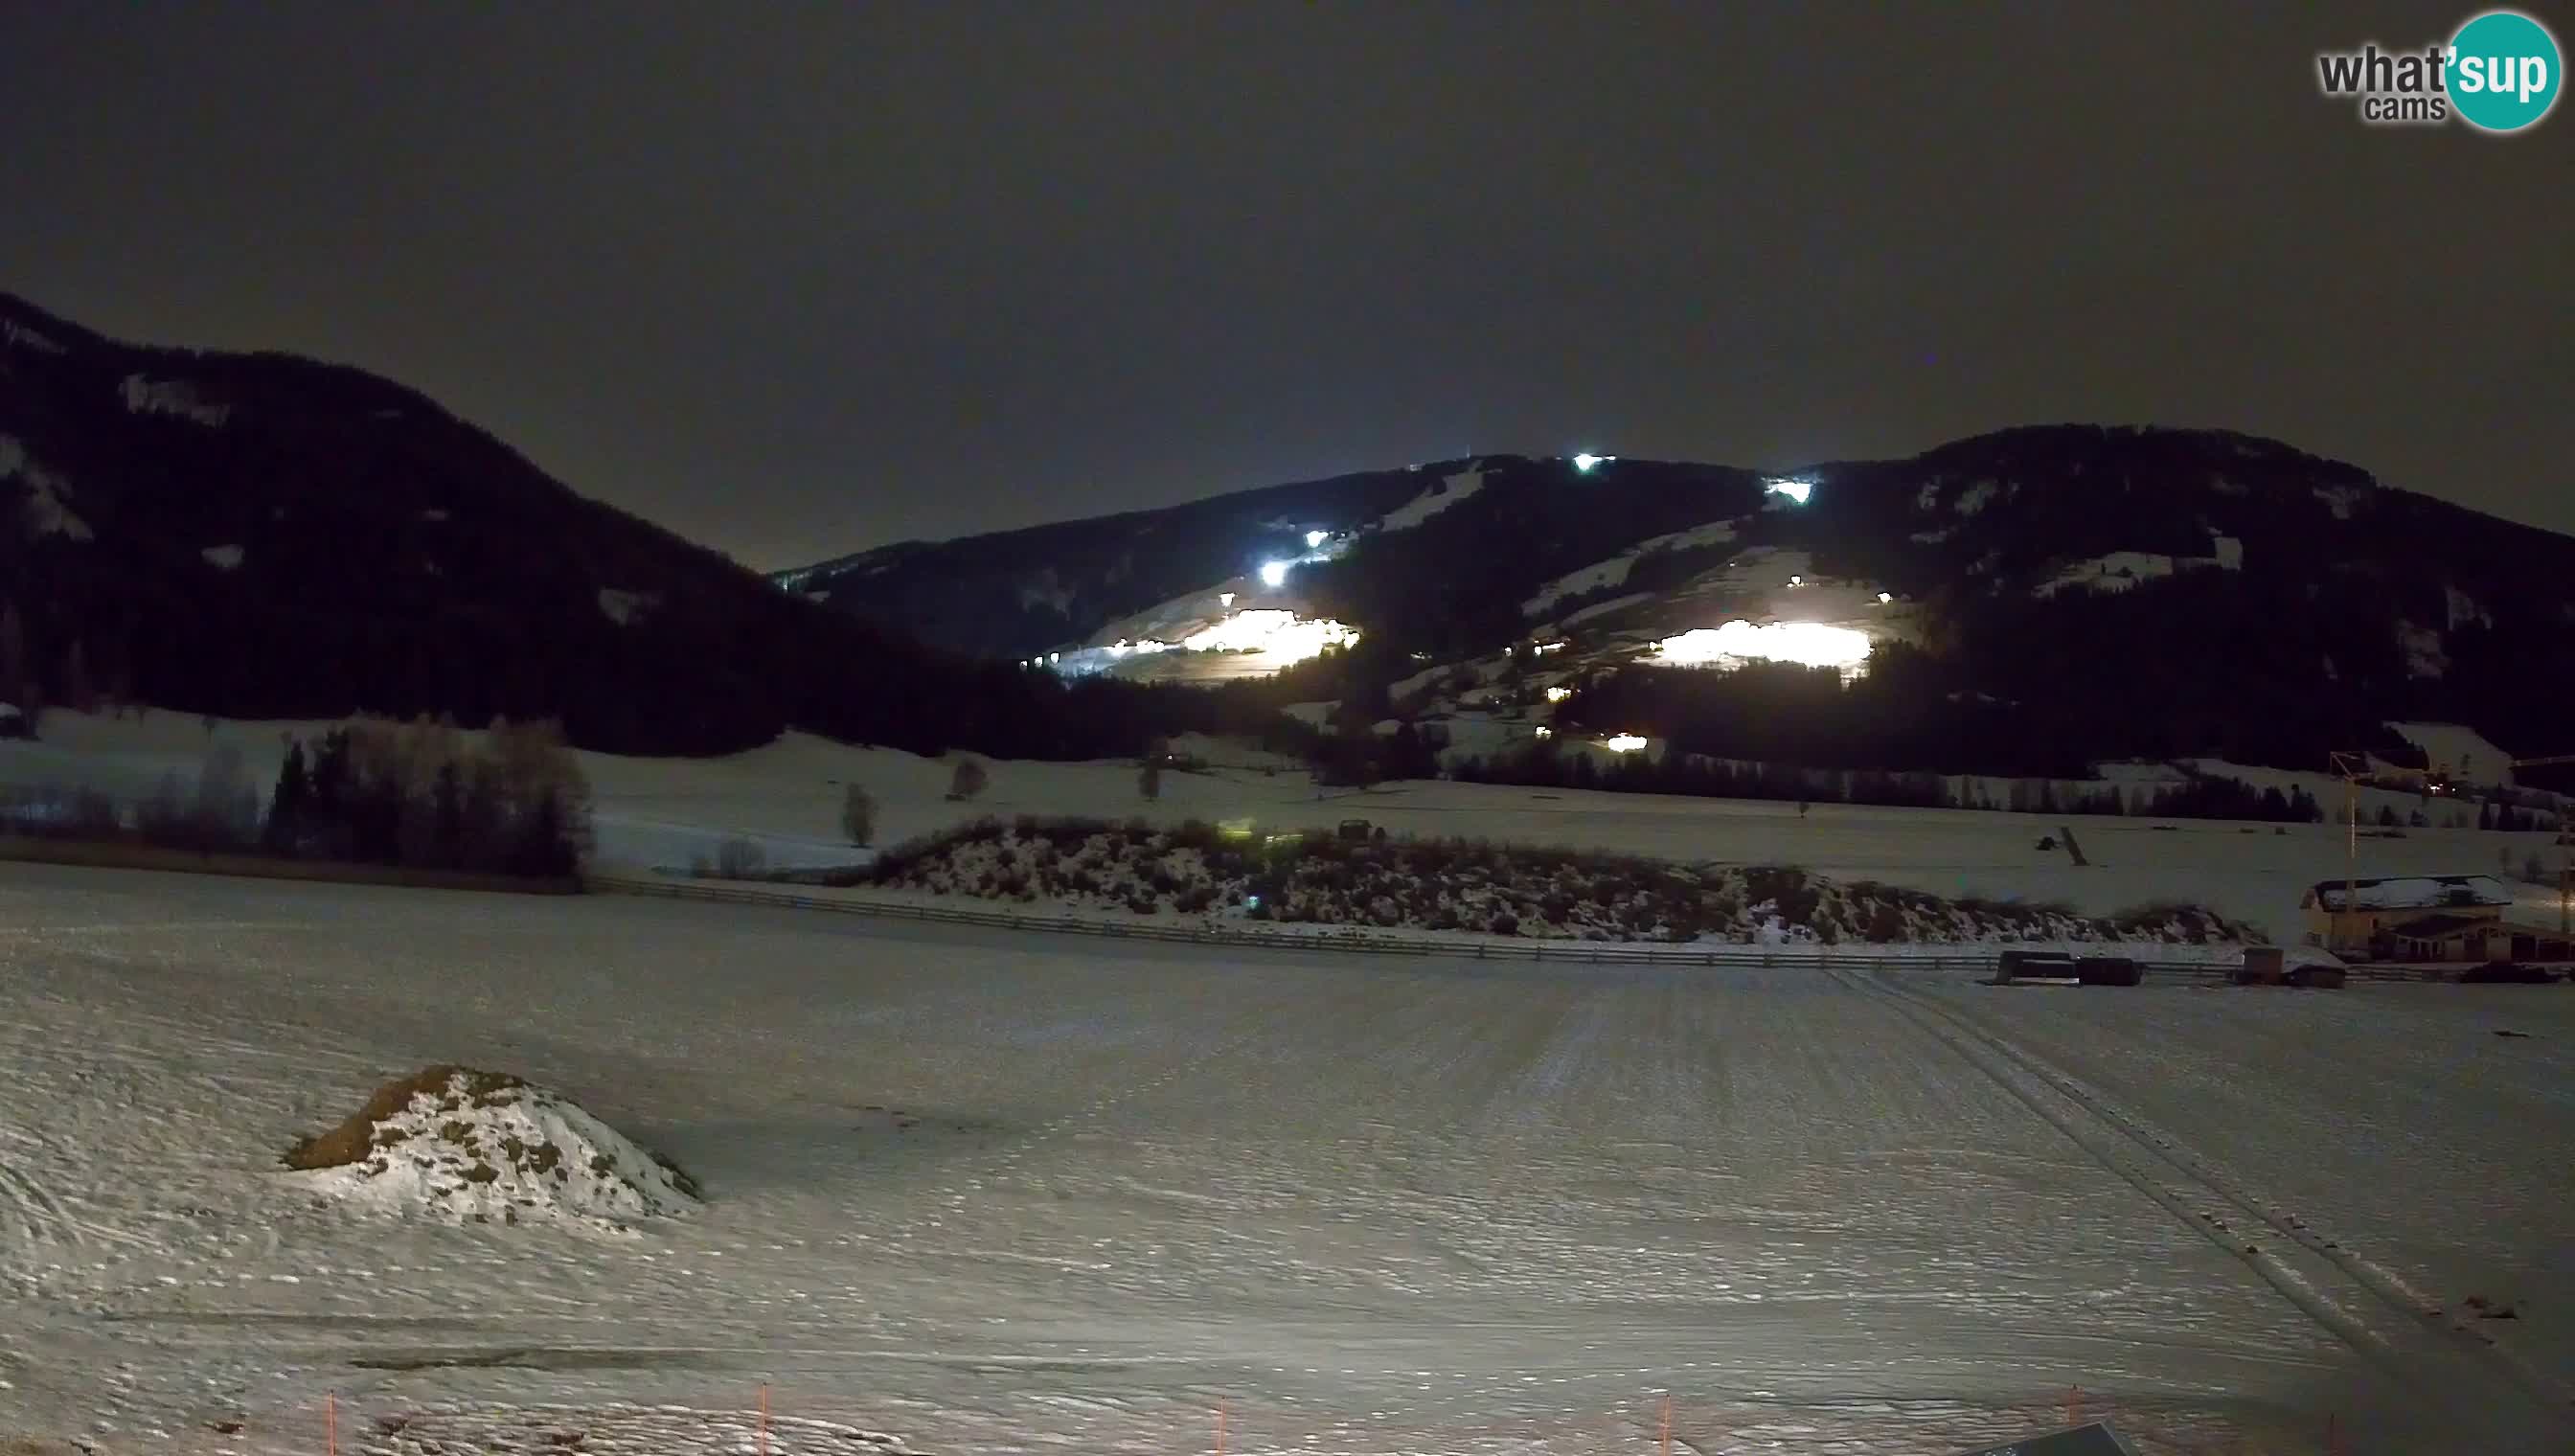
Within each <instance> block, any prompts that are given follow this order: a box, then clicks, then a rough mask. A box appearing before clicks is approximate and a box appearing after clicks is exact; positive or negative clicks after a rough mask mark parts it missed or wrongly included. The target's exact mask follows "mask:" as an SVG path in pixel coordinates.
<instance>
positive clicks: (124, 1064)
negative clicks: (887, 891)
mask: <svg viewBox="0 0 2575 1456" xmlns="http://www.w3.org/2000/svg"><path fill="white" fill-rule="evenodd" d="M2507 1030H2509V1031H2518V1032H2521V1033H2524V1034H2522V1035H2519V1036H2510V1037H2507V1036H2500V1035H2497V1034H2496V1033H2497V1032H2499V1031H2507ZM448 1061H453V1062H460V1063H467V1064H471V1065H475V1066H482V1067H490V1068H496V1069H502V1070H507V1071H512V1072H516V1073H520V1074H523V1075H526V1076H528V1077H530V1078H532V1079H534V1080H538V1081H541V1082H543V1083H545V1084H547V1085H548V1086H550V1087H553V1088H556V1089H559V1090H560V1091H561V1092H563V1093H564V1094H565V1095H566V1096H568V1097H570V1098H572V1099H574V1100H575V1101H577V1102H578V1103H579V1105H580V1106H581V1107H583V1108H585V1109H587V1110H588V1111H589V1112H590V1113H593V1114H595V1115H596V1116H597V1117H598V1118H600V1119H601V1120H602V1121H603V1122H605V1123H606V1124H607V1125H608V1126H610V1127H614V1128H617V1129H619V1130H620V1131H622V1132H624V1133H627V1134H629V1135H632V1136H634V1137H635V1138H637V1139H638V1140H640V1141H642V1142H643V1143H644V1144H645V1145H647V1146H650V1147H652V1148H654V1149H656V1150H657V1151H661V1152H666V1153H668V1154H669V1155H670V1156H671V1157H672V1158H673V1159H675V1160H676V1161H677V1162H678V1163H679V1164H680V1165H681V1166H682V1167H685V1168H686V1169H688V1170H689V1172H690V1173H692V1174H693V1175H695V1177H696V1179H697V1180H698V1182H699V1184H700V1185H701V1188H702V1190H703V1193H704V1195H705V1202H704V1204H703V1206H702V1207H698V1208H695V1209H693V1210H690V1211H688V1212H686V1213H684V1214H683V1215H682V1216H678V1217H672V1218H652V1219H646V1220H644V1221H643V1222H641V1223H640V1224H638V1225H637V1228H638V1230H639V1232H638V1235H637V1236H635V1237H632V1238H619V1239H601V1238H597V1237H589V1236H584V1235H582V1234H581V1233H579V1232H578V1231H575V1230H570V1229H565V1228H560V1227H556V1226H552V1225H548V1224H535V1225H527V1224H523V1225H519V1226H504V1225H495V1224H489V1223H486V1224H471V1223H468V1224H463V1225H459V1224H456V1223H453V1222H444V1221H431V1220H424V1219H402V1218H389V1217H387V1216H386V1212H385V1210H384V1209H382V1208H378V1207H371V1206H361V1205H354V1204H352V1203H350V1202H349V1201H347V1200H343V1199H337V1198H332V1197H328V1196H320V1195H317V1193H316V1192H315V1190H313V1189H312V1188H311V1187H310V1186H309V1185H308V1184H307V1182H306V1181H305V1180H306V1179H308V1178H309V1177H310V1175H307V1174H297V1173H292V1172H288V1171H285V1170H284V1169H282V1168H280V1167H279V1166H278V1158H279V1155H280V1154H281V1153H282V1152H283V1151H284V1150H285V1149H286V1148H287V1147H289V1146H290V1145H291V1144H293V1142H294V1141H295V1140H296V1139H297V1138H298V1137H299V1136H302V1135H304V1134H306V1133H309V1132H312V1131H313V1130H315V1129H317V1128H324V1127H328V1126H330V1125H331V1124H333V1123H334V1122H336V1121H338V1120H339V1119H341V1118H342V1117H344V1116H345V1115H346V1114H347V1113H348V1112H349V1111H350V1110H351V1109H352V1108H353V1107H354V1106H356V1105H357V1104H358V1103H359V1102H360V1101H362V1100H363V1099H364V1098H365V1097H366V1095H367V1093H368V1091H369V1089H371V1088H373V1087H375V1086H376V1085H377V1084H379V1083H380V1082H382V1081H384V1080H385V1079H386V1078H388V1077H391V1076H396V1075H401V1074H404V1073H407V1072H409V1071H411V1070H413V1069H415V1068H417V1067H419V1066H421V1065H423V1064H425V1063H430V1062H448ZM2570 1089H2575V995H2570V994H2568V993H2567V992H2566V991H2565V990H2564V988H2562V987H2499V988H2487V989H2480V990H2469V989H2466V988H2460V987H2448V986H2419V987H2411V986H2372V987H2367V988H2360V989H2354V990H2351V991H2347V992H2343V993H2339V994H2321V993H2298V992H2284V991H2282V992H2266V991H2258V990H2194V989H2184V988H2181V987H2178V986H2171V987H2166V986H2155V985H2149V986H2147V987H2144V988H2140V989H2136V990H2124V991H2059V990H2044V989H2017V988H1994V987H1982V986H1976V985H1973V984H1970V983H1967V982H1964V981H1957V980H1948V979H1943V978H1941V977H1939V976H1937V975H1935V974H1931V973H1927V972H1902V973H1888V974H1883V975H1878V974H1869V973H1854V972H1849V971H1818V970H1811V969H1808V970H1794V971H1790V970H1768V971H1765V970H1748V969H1747V970H1736V971H1723V972H1713V973H1712V972H1709V971H1707V970H1705V969H1703V968H1700V969H1663V968H1659V967H1622V968H1607V967H1582V966H1572V967H1559V966H1510V967H1500V966H1478V965H1475V964H1472V963H1470V962H1464V961H1450V962H1442V961H1437V960H1429V961H1423V960H1411V959H1406V960H1398V961H1389V960H1380V959H1377V958H1373V957H1332V956H1322V955H1299V954H1295V953H1290V952H1278V951H1267V952H1265V951H1252V950H1236V949H1229V948H1222V947H1216V948H1212V947H1205V946H1163V945H1146V944H1136V943H1121V944H1115V945H1108V944H1104V943H1102V942H1098V941H1092V940H1078V939H1074V938H1071V937H1055V936H1045V935H1019V934H1012V933H1008V932H997V931H982V930H970V929H963V928H958V927H947V926H917V925H898V924H892V923H888V922H883V921H873V920H870V921H853V920H850V919H848V918H846V917H842V916H833V915H814V914H800V913H795V912H790V911H780V910H772V909H764V908H754V907H741V906H724V905H702V904H687V903H676V902H667V901H658V900H643V899H634V898H628V897H607V896H602V897H590V898H582V899H570V900H567V899H560V898H552V897H537V896H510V895H479V894H470V893H462V892H412V891H402V890H396V889H390V888H377V887H365V886H324V885H311V884H295V883H288V882H282V881H257V880H237V879H226V878H219V877H213V876H189V875H158V874H151V873H143V872H132V871H126V872H119V871H96V870H77V869H69V868H62V867H56V866H47V865H22V864H12V865H0V1285H5V1296H0V1382H6V1383H5V1385H0V1412H5V1413H6V1418H5V1420H0V1437H6V1436H11V1435H25V1436H28V1437H34V1438H44V1439H56V1440H60V1439H68V1438H78V1439H80V1440H82V1441H85V1442H87V1443H88V1444H89V1447H90V1449H93V1450H96V1451H120V1452H121V1451H127V1450H138V1449H139V1450H158V1449H167V1450H173V1451H188V1452H208V1453H228V1452H229V1453H240V1456H266V1453H271V1452H281V1453H282V1452H286V1451H290V1450H291V1451H298V1452H301V1451H307V1450H313V1449H318V1448H319V1447H320V1445H321V1443H322V1439H323V1431H324V1426H323V1422H324V1420H325V1419H326V1415H325V1409H326V1407H325V1401H326V1398H328V1399H329V1400H330V1401H331V1402H332V1404H331V1405H330V1407H329V1410H330V1414H329V1416H328V1419H331V1420H332V1421H334V1422H335V1423H336V1431H337V1438H338V1442H339V1444H340V1447H341V1448H342V1449H344V1450H352V1451H372V1452H396V1451H402V1452H410V1451H423V1452H426V1451H429V1450H431V1449H433V1444H432V1443H435V1448H437V1449H445V1450H449V1451H454V1450H478V1449H491V1450H511V1451H519V1450H527V1451H545V1450H556V1451H560V1450H567V1449H570V1450H578V1451H583V1452H591V1453H602V1456H692V1453H710V1456H713V1453H719V1452H721V1453H727V1456H730V1453H733V1452H737V1451H748V1450H754V1449H757V1447H756V1446H755V1444H754V1443H755V1441H756V1439H757V1437H756V1431H755V1424H754V1421H755V1418H754V1416H753V1411H754V1409H755V1406H756V1402H757V1401H758V1399H759V1392H760V1388H761V1387H762V1386H763V1385H764V1384H765V1385H767V1386H768V1387H769V1388H770V1400H771V1403H772V1411H773V1417H774V1418H773V1424H772V1428H771V1431H770V1437H769V1439H770V1442H771V1447H772V1449H774V1450H777V1451H779V1452H781V1453H782V1456H785V1453H791V1452H804V1451H822V1450H832V1451H851V1450H866V1449H873V1450H894V1449H899V1447H900V1446H902V1445H908V1446H909V1447H910V1448H911V1449H916V1450H922V1451H936V1452H975V1451H996V1452H1037V1451H1048V1452H1056V1451H1068V1450H1102V1451H1121V1452H1157V1453H1162V1452H1169V1453H1181V1452H1196V1451H1204V1450H1207V1449H1210V1447H1211V1446H1212V1444H1213V1441H1214V1430H1213V1422H1214V1418H1215V1413H1216V1410H1217V1408H1218V1406H1219V1404H1220V1402H1222V1403H1223V1405H1224V1408H1225V1411H1226V1419H1227V1421H1228V1430H1227V1436H1226V1449H1227V1450H1230V1451H1238V1452H1262V1453H1274V1452H1287V1451H1336V1452H1349V1453H1376V1452H1383V1453H1389V1456H1391V1453H1424V1452H1451V1451H1454V1452H1474V1453H1486V1452H1491V1453H1503V1452H1510V1453H1534V1452H1549V1453H1552V1452H1565V1453H1573V1452H1582V1453H1590V1452H1603V1453H1605V1452H1610V1451H1630V1450H1637V1449H1650V1448H1649V1447H1647V1446H1646V1445H1645V1444H1644V1443H1647V1442H1650V1441H1653V1440H1654V1439H1655V1438H1656V1427H1657V1421H1658V1408H1659V1402H1660V1400H1661V1398H1662V1397H1663V1395H1664V1394H1666V1393H1668V1394H1669V1395H1670V1397H1671V1399H1672V1402H1673V1434H1674V1437H1675V1439H1676V1441H1677V1442H1678V1443H1681V1444H1684V1445H1686V1446H1687V1447H1688V1448H1689V1449H1693V1450H1697V1451H1703V1452H1710V1453H1739V1452H1742V1453H1748V1452H1764V1453H1788V1456H1805V1453H1827V1452H1829V1453H1862V1452H1866V1453H1880V1452H1926V1453H1927V1452H1941V1451H1948V1450H1953V1449H1958V1448H1962V1447H1971V1446H1975V1445H1979V1444H1983V1443H1985V1442H1988V1441H1993V1440H1999V1439H2002V1438H2004V1437H2007V1436H2009V1435H2012V1434H2015V1433H2019V1432H2023V1431H2027V1430H2030V1429H2033V1428H2039V1427H2044V1426H2046V1425H2049V1424H2051V1423H2053V1422H2054V1421H2055V1420H2056V1418H2057V1417H2058V1416H2059V1415H2060V1414H2061V1413H2062V1410H2063V1406H2064V1403H2065V1401H2066V1400H2067V1398H2068V1393H2069V1388H2071V1387H2080V1392H2081V1393H2080V1395H2079V1396H2077V1397H2075V1398H2076V1399H2077V1400H2079V1402H2080V1403H2081V1404H2082V1408H2083V1411H2084V1413H2085V1414H2089V1415H2098V1414H2101V1413H2104V1412H2108V1413H2110V1414H2112V1415H2113V1416H2114V1417H2115V1418H2116V1419H2117V1420H2118V1422H2119V1424H2120V1425H2121V1427H2122V1428H2123V1429H2124V1430H2125V1431H2127V1432H2128V1433H2129V1435H2130V1436H2131V1438H2132V1439H2134V1440H2135V1441H2136V1442H2137V1444H2138V1446H2139V1448H2140V1450H2142V1451H2144V1452H2147V1453H2151V1456H2172V1453H2184V1452H2188V1453H2209V1452H2228V1451H2232V1452H2237V1453H2253V1452H2269V1453H2275V1456H2276V1453H2283V1452H2293V1453H2307V1452H2321V1451H2322V1450H2323V1449H2324V1447H2323V1431H2324V1422H2325V1420H2326V1419H2327V1418H2328V1417H2338V1418H2339V1420H2340V1422H2341V1428H2342V1429H2343V1430H2344V1431H2345V1432H2346V1433H2347V1434H2348V1435H2349V1437H2350V1441H2349V1444H2348V1446H2347V1449H2348V1450H2349V1451H2351V1452H2353V1453H2358V1456H2374V1453H2395V1452H2420V1451H2426V1450H2434V1449H2461V1448H2464V1447H2465V1446H2466V1444H2467V1439H2473V1438H2477V1437H2479V1436H2482V1435H2491V1436H2492V1437H2493V1439H2494V1440H2495V1441H2496V1442H2497V1444H2494V1445H2491V1446H2487V1447H2478V1448H2476V1449H2491V1450H2497V1451H2516V1452H2519V1451H2527V1452H2531V1453H2539V1452H2544V1451H2559V1450H2563V1449H2566V1444H2565V1443H2566V1440H2567V1438H2568V1436H2569V1428H2568V1427H2567V1426H2566V1424H2565V1417H2566V1412H2567V1407H2566V1406H2565V1405H2564V1404H2563V1399H2562V1396H2557V1395H2554V1394H2553V1393H2552V1392H2553V1385H2552V1381H2553V1380H2555V1379H2557V1378H2561V1377H2562V1376H2563V1373H2564V1372H2565V1371H2566V1370H2567V1369H2568V1368H2570V1367H2575V1338H2570V1334H2569V1329H2570V1327H2569V1324H2568V1322H2567V1311H2568V1310H2570V1309H2575V1248H2570V1247H2569V1244H2568V1234H2569V1229H2568V1226H2567V1224H2566V1222H2565V1219H2564V1217H2563V1212H2564V1209H2565V1208H2566V1207H2567V1206H2569V1204H2568V1200H2569V1198H2570V1196H2575V1180H2571V1179H2570V1175H2569V1170H2568V1166H2567V1163H2566V1160H2565V1158H2564V1157H2563V1148H2564V1147H2565V1145H2566V1142H2567V1139H2568V1136H2569V1134H2570V1133H2575V1125H2571V1124H2575V1106H2570ZM2266 1218H2267V1219H2271V1220H2276V1221H2275V1222H2266V1221H2265V1219H2266ZM2302 1236H2303V1237H2304V1238H2306V1239H2308V1240H2311V1241H2313V1242H2314V1243H2317V1244H2324V1245H2329V1251H2326V1252H2320V1251H2318V1250H2317V1249H2316V1248H2312V1247H2309V1246H2307V1245H2306V1244H2302V1243H2301V1242H2300V1238H2301V1237H2302ZM2390 1291H2393V1292H2392V1293H2391V1292H2390ZM2471 1298H2478V1299H2482V1300H2485V1301H2487V1303H2488V1305H2489V1307H2491V1306H2492V1305H2493V1304H2495V1303H2496V1302H2509V1303H2512V1304H2514V1305H2515V1306H2516V1307H2517V1309H2518V1310H2519V1311H2520V1317H2519V1318H2516V1319H2514V1320H2509V1321H2504V1320H2484V1319H2479V1318H2477V1317H2476V1316H2475V1314H2474V1312H2473V1311H2472V1310H2471V1309H2470V1308H2469V1306H2468V1304H2467V1301H2468V1300H2469V1299H2471ZM2409 1299H2411V1300H2420V1301H2421V1302H2422V1304H2423V1305H2424V1308H2420V1309H2417V1308H2411V1307H2408V1306H2407V1301H2408V1300H2409ZM2434 1310H2437V1311H2439V1313H2438V1315H2437V1316H2436V1315H2435V1314H2433V1313H2431V1312H2430V1311H2434ZM2454 1325H2456V1326H2460V1328H2453V1326H2454ZM2489 1340H2491V1341H2492V1343H2489V1342H2488V1341H2489ZM2552 1400H2555V1401H2556V1403H2555V1404H2554V1405H2553V1406H2552V1405H2551V1401H2552ZM2452 1423H2459V1424H2456V1425H2453V1424H2452ZM2487 1427H2491V1430H2490V1431H2488V1430H2485V1429H2484V1428H2487ZM2437 1431H2455V1432H2456V1433H2458V1436H2459V1437H2463V1438H2467V1439H2459V1440H2458V1441H2457V1444H2455V1445H2454V1444H2449V1442H2450V1441H2451V1440H2452V1439H2453V1438H2452V1437H2445V1436H2438V1435H2435V1434H2434V1433H2435V1432H2437Z"/></svg>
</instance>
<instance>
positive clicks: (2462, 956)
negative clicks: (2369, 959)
mask: <svg viewBox="0 0 2575 1456" xmlns="http://www.w3.org/2000/svg"><path fill="white" fill-rule="evenodd" d="M2512 938H2513V936H2512V928H2511V927H2510V926H2508V925H2506V924H2505V923H2504V922H2503V921H2502V920H2501V919H2499V918H2496V917H2493V916H2482V915H2461V914H2432V915H2422V916H2418V917H2417V918H2414V919H2411V920H2399V921H2397V922H2395V923H2394V924H2391V925H2386V926H2383V927H2381V928H2380V930H2379V932H2378V933H2377V934H2376V935H2375V936H2373V937H2371V941H2370V948H2371V950H2372V951H2374V952H2375V953H2376V954H2378V955H2379V956H2381V957H2382V958H2384V959H2388V960H2406V961H2416V962H2422V961H2465V962H2469V963H2472V964H2478V965H2482V964H2484V963H2485V962H2487V961H2490V960H2509V959H2511V958H2512Z"/></svg>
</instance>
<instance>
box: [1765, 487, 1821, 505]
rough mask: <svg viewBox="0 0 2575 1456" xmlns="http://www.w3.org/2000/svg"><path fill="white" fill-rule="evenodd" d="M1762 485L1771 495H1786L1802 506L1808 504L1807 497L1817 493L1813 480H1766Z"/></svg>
mask: <svg viewBox="0 0 2575 1456" xmlns="http://www.w3.org/2000/svg"><path fill="white" fill-rule="evenodd" d="M1762 485H1763V486H1764V488H1765V489H1767V490H1768V492H1769V493H1770V494H1771V495H1773V496H1785V497H1787V498H1788V499H1789V500H1791V501H1794V502H1796V503H1797V504H1798V505H1800V506H1803V505H1804V504H1806V498H1808V497H1809V496H1812V495H1814V494H1815V483H1814V482H1813V481H1764V482H1763V483H1762Z"/></svg>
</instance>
